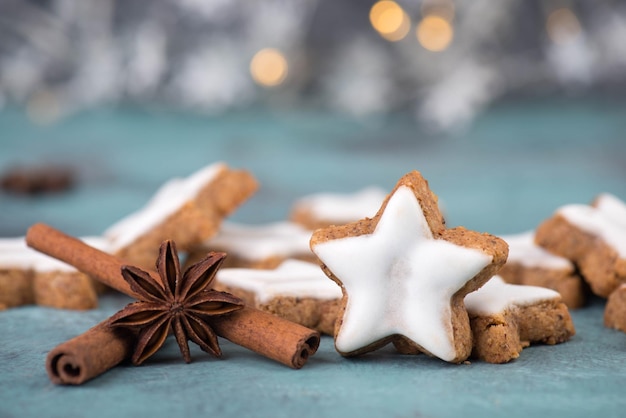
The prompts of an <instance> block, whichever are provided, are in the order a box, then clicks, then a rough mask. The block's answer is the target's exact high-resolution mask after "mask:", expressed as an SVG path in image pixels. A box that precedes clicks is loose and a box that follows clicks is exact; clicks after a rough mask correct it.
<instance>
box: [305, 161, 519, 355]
mask: <svg viewBox="0 0 626 418" xmlns="http://www.w3.org/2000/svg"><path fill="white" fill-rule="evenodd" d="M310 245H311V249H312V250H313V252H314V253H315V254H316V255H317V256H318V257H319V259H320V261H321V262H322V269H323V270H324V272H325V273H326V274H327V275H328V276H329V277H330V278H331V279H332V280H334V281H335V282H336V283H337V284H339V285H340V286H341V288H342V291H343V298H342V304H341V308H340V311H339V318H338V320H337V322H336V325H335V348H336V349H337V351H338V352H339V353H340V354H342V355H344V356H353V355H359V354H363V353H366V352H369V351H372V350H375V349H377V348H379V347H382V346H383V345H386V344H387V343H390V342H393V343H401V344H403V345H404V346H413V347H415V348H416V349H417V350H419V351H421V352H424V353H426V354H429V355H432V356H435V357H438V358H440V359H442V360H445V361H448V362H454V363H458V362H461V361H464V360H465V359H466V358H467V357H469V355H470V354H471V351H472V333H471V329H470V325H469V319H468V314H467V311H466V310H465V306H464V304H463V299H464V297H465V295H466V294H467V293H469V292H471V291H473V290H476V289H478V288H479V287H480V286H482V285H483V284H484V283H485V282H486V281H487V280H489V279H490V278H491V277H492V276H493V275H494V274H495V273H496V272H497V271H498V269H499V268H500V267H501V266H502V265H503V264H504V262H505V261H506V258H507V254H508V246H507V244H506V242H504V241H503V240H501V239H500V238H497V237H495V236H493V235H489V234H481V233H477V232H474V231H469V230H467V229H465V228H463V227H457V228H452V229H447V228H446V227H445V224H444V220H443V216H442V215H441V212H440V210H439V207H438V204H437V196H436V195H435V194H434V193H433V192H432V191H431V190H430V189H429V187H428V182H427V181H426V180H425V179H424V178H423V177H422V175H421V174H420V173H419V172H417V171H413V172H410V173H408V174H406V175H405V176H403V177H402V178H401V179H400V180H399V182H398V183H397V185H396V187H395V188H394V190H393V191H392V192H391V194H389V195H388V196H387V198H386V199H385V200H384V201H383V203H382V206H381V208H380V210H379V211H378V213H377V214H376V215H375V216H374V217H373V218H371V219H370V218H365V219H362V220H360V221H357V222H353V223H349V224H346V225H342V226H330V227H328V228H323V229H318V230H317V231H315V232H314V233H313V236H312V237H311V241H310Z"/></svg>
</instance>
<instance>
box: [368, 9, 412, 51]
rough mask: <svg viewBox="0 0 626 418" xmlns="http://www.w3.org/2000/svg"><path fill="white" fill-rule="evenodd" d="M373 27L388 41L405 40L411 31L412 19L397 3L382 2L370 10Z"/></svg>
mask: <svg viewBox="0 0 626 418" xmlns="http://www.w3.org/2000/svg"><path fill="white" fill-rule="evenodd" d="M370 23H371V24H372V27H373V28H374V29H375V30H376V31H377V32H378V33H379V34H380V36H382V37H383V38H385V39H387V40H388V41H392V42H395V41H399V40H401V39H404V37H406V35H407V34H408V33H409V31H410V30H411V19H410V18H409V15H407V13H406V12H405V11H404V9H403V8H402V7H400V6H399V5H398V3H396V2H395V1H391V0H381V1H379V2H376V3H374V5H373V6H372V8H371V9H370Z"/></svg>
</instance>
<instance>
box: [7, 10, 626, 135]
mask: <svg viewBox="0 0 626 418" xmlns="http://www.w3.org/2000/svg"><path fill="white" fill-rule="evenodd" d="M379 3H385V1H383V2H379ZM386 3H393V2H390V1H386ZM374 5H375V2H373V1H370V2H366V1H362V0H349V1H348V0H344V1H332V0H290V1H287V0H256V1H245V0H152V1H143V0H31V1H28V0H0V105H2V106H7V105H13V104H16V105H19V106H24V107H25V108H26V109H28V111H29V114H31V115H32V117H33V118H34V119H36V120H40V121H46V120H49V119H55V118H58V117H61V116H63V115H65V114H68V113H71V112H73V111H76V110H80V109H83V108H86V107H93V106H102V105H109V104H115V103H122V102H131V103H138V104H154V103H160V104H165V105H168V106H176V107H181V108H186V109H193V110H194V111H201V112H210V113H217V112H223V111H228V110H232V109H237V108H242V107H245V106H250V105H255V104H262V105H268V106H281V105H288V106H294V105H296V106H297V105H316V106H324V107H328V108H332V109H335V110H337V111H341V112H345V113H348V114H351V115H355V116H363V117H367V116H370V115H372V114H381V113H382V114H385V113H388V112H392V111H397V110H399V109H402V110H407V109H408V110H409V111H411V112H414V113H415V114H416V116H417V117H419V118H421V119H423V120H425V121H427V122H429V123H431V124H432V125H433V126H436V127H439V128H453V127H455V126H459V125H462V124H464V123H466V122H468V121H471V120H472V118H473V117H474V116H475V115H476V114H477V113H478V112H480V111H481V109H483V108H484V107H485V106H487V105H489V104H490V103H491V102H492V101H494V100H496V99H498V98H501V97H508V96H516V95H554V94H559V95H563V94H564V95H571V94H596V93H604V94H606V93H610V94H614V93H615V92H622V91H624V88H625V87H626V2H624V1H623V0H622V1H610V0H587V1H574V0H572V1H565V0H559V1H557V0H498V1H493V0H471V1H470V0H415V1H409V0H406V1H400V0H399V1H397V3H393V4H392V5H395V6H397V7H400V8H401V10H402V13H403V14H402V15H401V16H402V19H404V20H402V25H404V26H402V28H401V27H400V23H398V25H397V26H393V25H394V23H393V19H392V18H393V16H396V17H397V16H399V15H398V14H397V13H396V14H395V15H393V13H395V9H394V10H391V11H388V10H387V12H388V13H387V18H388V21H385V22H382V21H381V22H382V23H380V22H379V23H376V22H375V21H374V20H373V19H374V18H373V17H372V16H373V15H372V13H373V10H374V9H373V6H374ZM387 5H389V4H387ZM392 12H393V13H392ZM389 16H392V17H391V18H390V17H389ZM428 16H436V17H437V16H438V17H443V18H445V22H443V23H441V21H440V20H441V19H440V20H439V21H436V20H434V21H433V22H431V23H436V24H438V25H439V26H437V25H435V26H433V27H431V28H430V29H429V30H430V32H428V30H427V29H426V28H424V30H425V32H424V33H425V35H423V36H425V37H426V38H423V39H422V40H419V39H420V38H419V36H416V33H417V32H416V31H419V30H420V29H419V27H420V24H421V23H423V22H424V21H425V20H426V18H427V17H428ZM381 19H382V18H381ZM389 19H391V20H389ZM396 20H397V19H396ZM397 21H398V22H400V21H399V20H397ZM389 22H391V23H389ZM446 22H447V23H446ZM377 24H379V25H382V26H380V27H377V26H376V25H377ZM384 25H387V26H384ZM390 25H391V26H390ZM446 25H447V26H446ZM424 26H426V25H424ZM381 27H382V28H383V29H381ZM389 28H391V29H389ZM394 30H395V31H396V33H395V34H394V33H393V31H394ZM384 31H387V32H384ZM398 31H404V32H402V33H399V32H398ZM442 31H443V32H442ZM446 31H448V32H446ZM442 34H443V35H442ZM447 35H448V36H449V37H450V39H449V43H445V42H446V41H444V44H442V45H443V47H438V50H434V49H433V48H430V50H429V47H428V44H427V43H428V42H430V41H429V40H428V39H429V38H428V36H431V38H432V36H434V37H435V38H437V36H439V38H437V39H441V36H444V38H445V36H447ZM394 36H395V39H392V38H393V37H394ZM418 40H419V41H418ZM431 40H432V39H431ZM267 48H271V49H272V50H273V51H278V53H279V54H280V55H279V58H280V57H282V59H284V63H283V64H282V65H284V66H285V68H284V69H282V71H283V73H281V74H282V75H281V74H279V75H278V76H276V77H277V78H275V79H274V80H273V81H272V80H270V81H263V80H260V81H259V79H257V78H255V77H254V76H253V74H251V72H253V68H252V66H251V65H252V64H251V62H252V60H253V57H255V54H257V53H258V52H259V51H262V50H265V49H267ZM279 63H280V62H279ZM274 70H275V69H274ZM274 70H272V69H271V68H270V70H267V71H270V72H271V71H274ZM276 71H279V72H280V71H281V69H280V68H279V69H278V70H276ZM285 72H286V74H285ZM282 76H284V77H282Z"/></svg>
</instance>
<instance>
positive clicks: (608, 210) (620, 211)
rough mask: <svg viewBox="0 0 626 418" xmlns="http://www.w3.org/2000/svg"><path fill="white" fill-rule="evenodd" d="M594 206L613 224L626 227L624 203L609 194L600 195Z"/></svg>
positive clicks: (625, 204)
mask: <svg viewBox="0 0 626 418" xmlns="http://www.w3.org/2000/svg"><path fill="white" fill-rule="evenodd" d="M594 206H595V207H596V208H597V209H598V210H599V211H600V212H602V213H603V214H604V215H605V216H606V217H608V218H609V219H611V220H612V221H613V222H615V223H618V224H620V225H622V226H624V227H626V203H624V202H623V201H622V200H620V199H619V198H618V197H617V196H615V195H612V194H610V193H602V194H600V195H599V196H598V197H597V198H596V200H595V202H594Z"/></svg>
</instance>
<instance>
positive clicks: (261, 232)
mask: <svg viewBox="0 0 626 418" xmlns="http://www.w3.org/2000/svg"><path fill="white" fill-rule="evenodd" d="M310 238H311V231H309V230H307V229H305V228H304V227H302V226H300V225H298V224H296V223H293V222H289V221H281V222H272V223H267V224H259V225H246V224H241V223H235V222H228V221H226V222H224V223H223V224H222V227H221V228H220V231H219V232H218V234H217V235H216V236H214V237H212V238H209V239H208V240H206V241H205V242H203V243H202V244H201V245H199V246H197V247H194V248H193V250H191V251H190V253H189V256H188V260H187V264H192V263H193V262H195V261H197V260H199V259H201V258H202V257H204V256H205V255H206V253H207V252H209V251H221V252H225V253H227V254H228V257H227V258H226V260H224V263H223V264H222V268H224V267H241V268H259V269H272V268H275V267H277V266H278V265H279V264H280V263H282V262H283V261H285V260H287V259H290V258H295V259H299V260H304V261H310V262H315V261H317V258H316V257H315V255H314V254H313V253H312V252H311V249H310V248H309V239H310Z"/></svg>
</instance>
